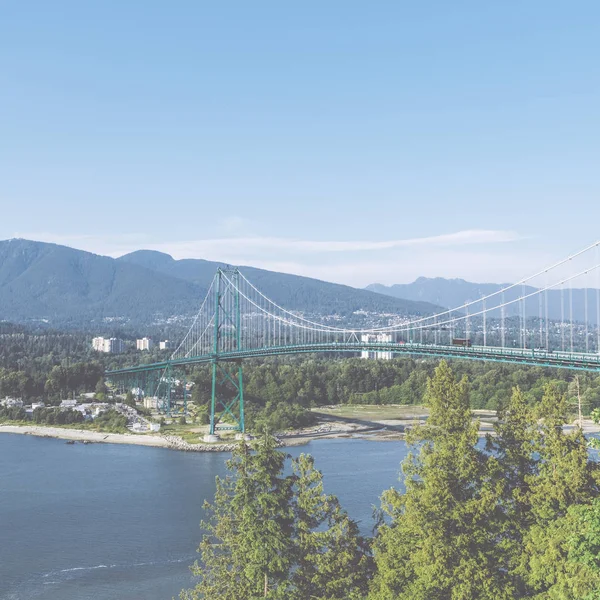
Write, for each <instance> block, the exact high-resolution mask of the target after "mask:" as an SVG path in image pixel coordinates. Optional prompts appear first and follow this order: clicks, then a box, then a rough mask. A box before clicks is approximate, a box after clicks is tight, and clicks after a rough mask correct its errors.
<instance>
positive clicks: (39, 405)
mask: <svg viewBox="0 0 600 600" xmlns="http://www.w3.org/2000/svg"><path fill="white" fill-rule="evenodd" d="M44 406H46V405H45V404H44V403H43V402H32V403H31V410H35V409H36V408H44Z"/></svg>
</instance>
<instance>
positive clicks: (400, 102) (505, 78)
mask: <svg viewBox="0 0 600 600" xmlns="http://www.w3.org/2000/svg"><path fill="white" fill-rule="evenodd" d="M599 21H600V4H599V3H597V2H592V1H580V2H575V3H574V2H567V1H564V2H555V1H552V0H545V1H537V0H530V1H526V2H522V1H516V0H515V1H507V2H481V1H473V2H460V1H456V2H446V1H444V2H442V1H440V2H433V1H431V2H401V1H394V2H385V1H378V2H353V1H348V0H344V1H337V0H328V1H327V2H322V1H321V2H315V1H311V0H308V1H305V2H301V3H289V2H280V1H278V2H276V1H273V2H270V1H269V2H267V1H260V0H257V1H256V2H242V1H237V2H231V1H229V2H228V1H223V2H201V1H198V0H196V1H187V0H177V1H174V2H166V1H163V2H157V1H151V0H145V1H137V0H128V1H127V2H123V1H122V0H118V1H117V0H102V1H100V0H96V1H92V0H90V1H87V2H81V1H80V0H72V1H64V0H55V1H53V2H47V1H46V0H43V1H42V0H38V1H32V0H4V2H2V3H1V5H0V115H2V116H1V117H0V205H1V207H2V219H1V220H0V238H2V239H4V238H10V237H27V238H32V239H40V240H45V241H56V242H59V243H65V244H67V245H72V246H75V247H78V248H83V249H86V250H91V251H94V252H98V253H102V254H109V255H113V256H117V255H119V254H122V253H125V252H128V251H131V250H134V249H138V248H154V249H158V250H162V251H165V252H169V253H170V254H172V255H173V256H175V257H176V258H183V257H196V258H207V259H217V260H224V261H228V262H231V263H235V264H252V265H256V266H260V267H265V268H271V269H276V270H282V271H288V272H294V273H299V274H303V275H310V276H315V277H319V278H323V279H328V280H333V281H339V282H343V283H349V284H351V285H357V286H362V285H366V284H368V283H371V282H374V281H379V282H382V283H388V284H389V283H394V282H407V281H411V280H412V279H414V278H415V277H417V276H419V275H425V276H445V277H463V278H466V279H471V280H476V281H510V280H515V279H518V278H520V277H521V276H523V275H526V274H527V273H529V272H532V271H535V270H537V268H538V267H541V266H543V265H544V264H545V263H549V262H552V261H553V260H555V259H558V258H561V257H562V256H563V255H566V254H568V253H569V252H571V251H573V250H576V249H578V248H579V247H582V246H585V245H587V244H588V243H591V242H593V241H595V240H596V239H599V238H600V231H599V228H598V214H599V212H598V208H597V203H598V199H599V198H600V151H599V150H600V110H599V108H598V107H600V67H599V66H598V57H599V56H600V36H598V22H599Z"/></svg>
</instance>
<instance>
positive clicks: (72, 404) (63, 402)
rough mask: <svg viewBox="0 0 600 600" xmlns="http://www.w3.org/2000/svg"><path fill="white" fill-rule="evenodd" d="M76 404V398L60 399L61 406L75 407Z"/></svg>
mask: <svg viewBox="0 0 600 600" xmlns="http://www.w3.org/2000/svg"><path fill="white" fill-rule="evenodd" d="M76 406H77V400H61V401H60V407H61V408H75V407H76Z"/></svg>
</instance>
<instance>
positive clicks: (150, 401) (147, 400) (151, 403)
mask: <svg viewBox="0 0 600 600" xmlns="http://www.w3.org/2000/svg"><path fill="white" fill-rule="evenodd" d="M144 408H147V409H149V410H156V409H157V408H158V399H157V398H153V397H152V396H144Z"/></svg>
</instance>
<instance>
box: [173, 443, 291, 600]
mask: <svg viewBox="0 0 600 600" xmlns="http://www.w3.org/2000/svg"><path fill="white" fill-rule="evenodd" d="M252 450H253V451H251V448H249V447H248V446H247V445H246V444H241V445H240V446H239V447H238V448H236V450H234V452H233V457H232V458H231V460H229V461H228V462H227V468H228V469H229V470H230V471H231V472H232V473H233V475H230V476H227V477H225V478H224V479H221V478H217V490H216V493H215V499H214V503H212V504H210V503H208V502H206V503H205V505H204V509H205V511H206V512H207V514H208V520H207V521H203V522H202V524H201V527H202V528H203V529H204V530H206V532H207V533H206V534H205V535H204V537H203V540H202V542H201V544H200V548H199V552H200V554H201V562H202V564H199V563H198V562H196V564H195V565H193V567H192V572H193V573H194V574H195V575H198V576H200V577H201V579H200V582H199V583H198V584H197V585H196V587H195V588H194V589H193V590H188V591H184V592H182V594H181V598H182V599H186V600H196V599H200V598H202V599H205V598H206V599H210V600H240V599H241V598H244V599H247V600H254V599H258V598H279V597H281V596H280V590H279V587H280V586H281V585H284V586H285V585H286V583H287V579H288V574H289V570H290V567H291V565H292V559H293V551H292V546H291V537H292V536H291V532H292V526H293V511H292V506H291V499H292V485H293V481H294V478H293V476H285V477H284V476H283V475H282V473H283V466H284V462H285V459H286V455H285V454H283V453H282V452H278V451H277V450H276V449H275V441H274V439H273V438H271V437H270V436H265V438H264V440H263V441H262V443H260V444H255V445H254V446H253V448H252Z"/></svg>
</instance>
